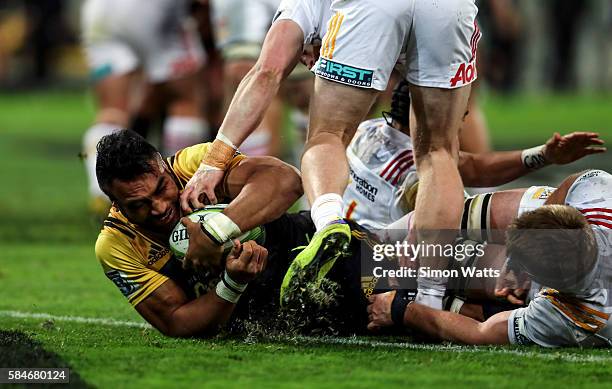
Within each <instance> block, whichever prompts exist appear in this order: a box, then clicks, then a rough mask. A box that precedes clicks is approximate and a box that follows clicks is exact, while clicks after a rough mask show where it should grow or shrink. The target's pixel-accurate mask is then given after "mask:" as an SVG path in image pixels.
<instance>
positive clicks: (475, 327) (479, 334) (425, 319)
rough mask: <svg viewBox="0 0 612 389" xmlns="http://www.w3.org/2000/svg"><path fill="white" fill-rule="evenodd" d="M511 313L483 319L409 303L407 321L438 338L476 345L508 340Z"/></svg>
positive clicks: (502, 342) (405, 319) (405, 314)
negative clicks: (508, 322) (508, 323)
mask: <svg viewBox="0 0 612 389" xmlns="http://www.w3.org/2000/svg"><path fill="white" fill-rule="evenodd" d="M508 316H509V313H508V312H502V313H500V314H497V315H495V316H493V317H491V318H490V319H489V320H487V321H486V322H484V323H480V322H478V321H476V320H474V319H472V318H469V317H466V316H463V315H460V314H457V313H453V312H447V311H440V310H437V309H432V308H429V307H427V306H425V305H421V304H416V303H412V304H409V305H408V307H406V312H405V313H404V324H405V325H406V326H409V327H412V328H415V329H418V330H420V331H422V332H424V333H426V334H428V335H429V336H432V337H434V338H438V339H441V340H448V341H451V342H457V343H464V344H473V345H484V344H507V343H508V338H507V334H506V325H507V317H508Z"/></svg>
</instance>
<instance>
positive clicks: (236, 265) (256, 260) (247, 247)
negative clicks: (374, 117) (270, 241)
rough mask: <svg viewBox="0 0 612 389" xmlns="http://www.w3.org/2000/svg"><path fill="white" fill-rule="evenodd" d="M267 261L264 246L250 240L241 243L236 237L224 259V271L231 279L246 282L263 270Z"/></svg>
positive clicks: (241, 282) (266, 251)
mask: <svg viewBox="0 0 612 389" xmlns="http://www.w3.org/2000/svg"><path fill="white" fill-rule="evenodd" d="M267 263H268V250H267V249H266V248H265V247H263V246H260V245H258V244H257V243H255V242H254V241H252V240H251V241H248V242H246V243H242V244H241V243H240V241H239V240H237V239H236V240H234V247H233V248H232V251H231V252H230V253H229V255H228V256H227V259H226V261H225V271H226V272H227V274H228V275H229V276H230V277H231V278H232V280H234V281H236V282H238V283H240V284H246V283H247V282H250V281H252V280H253V279H254V278H255V277H257V276H258V275H259V274H260V273H261V272H263V271H264V269H265V268H266V264H267Z"/></svg>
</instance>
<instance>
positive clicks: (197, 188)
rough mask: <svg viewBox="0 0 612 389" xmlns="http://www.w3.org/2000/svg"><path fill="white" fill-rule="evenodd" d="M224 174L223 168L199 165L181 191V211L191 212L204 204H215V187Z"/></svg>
mask: <svg viewBox="0 0 612 389" xmlns="http://www.w3.org/2000/svg"><path fill="white" fill-rule="evenodd" d="M224 175H225V171H223V170H208V169H205V168H203V167H202V166H200V167H199V168H198V170H196V172H195V174H194V175H193V177H191V179H190V180H189V181H188V182H187V185H185V189H184V190H183V193H181V197H180V202H181V208H182V209H183V212H185V213H191V212H193V211H194V210H196V209H200V208H204V206H205V205H206V204H217V196H216V195H215V188H216V187H217V186H218V185H219V184H220V183H221V181H223V176H224Z"/></svg>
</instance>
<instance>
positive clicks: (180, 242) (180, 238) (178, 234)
mask: <svg viewBox="0 0 612 389" xmlns="http://www.w3.org/2000/svg"><path fill="white" fill-rule="evenodd" d="M226 207H227V204H217V205H209V206H206V207H205V208H203V209H200V210H198V211H195V212H193V213H191V214H189V215H187V217H188V218H189V219H190V220H191V221H193V222H195V223H203V222H204V221H206V219H207V218H209V217H211V216H212V215H214V214H215V213H219V212H223V210H224V209H225V208H226ZM265 236H266V230H265V229H264V228H263V227H255V228H253V229H252V230H250V231H246V232H245V233H243V234H242V235H240V236H239V237H237V238H236V239H238V240H239V241H240V242H247V241H249V240H254V241H256V242H257V243H259V244H262V243H263V242H264V241H265ZM168 243H169V244H170V250H172V253H174V255H175V256H176V257H177V258H179V259H182V258H183V257H184V256H185V254H186V253H187V249H189V233H188V232H187V228H185V225H184V224H183V223H181V222H180V221H179V222H178V224H177V225H176V226H175V227H174V229H173V230H172V233H171V234H170V238H169V239H168ZM232 247H233V243H232V242H226V243H225V244H224V245H223V248H224V254H225V255H227V254H228V253H229V252H230V251H231V249H232Z"/></svg>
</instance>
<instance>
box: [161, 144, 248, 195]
mask: <svg viewBox="0 0 612 389" xmlns="http://www.w3.org/2000/svg"><path fill="white" fill-rule="evenodd" d="M210 145H211V143H201V144H198V145H195V146H191V147H186V148H184V149H182V150H179V151H178V152H177V153H176V154H175V155H174V157H172V158H171V161H172V162H171V166H172V170H173V171H174V173H175V174H176V176H177V177H178V178H179V180H181V181H182V182H183V183H186V182H187V181H189V180H190V179H191V177H193V175H194V174H195V172H196V170H198V167H199V166H200V163H201V162H202V159H203V158H204V156H205V155H206V153H208V149H209V148H210ZM244 158H246V156H244V155H243V154H241V153H240V152H239V151H236V154H234V157H233V159H232V161H231V162H230V164H229V166H228V168H227V170H226V171H225V177H224V178H223V183H222V185H221V187H222V188H226V182H225V180H226V179H227V176H228V173H229V172H230V171H231V170H232V169H234V168H235V167H236V166H238V164H239V163H240V161H242V160H243V159H244Z"/></svg>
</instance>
